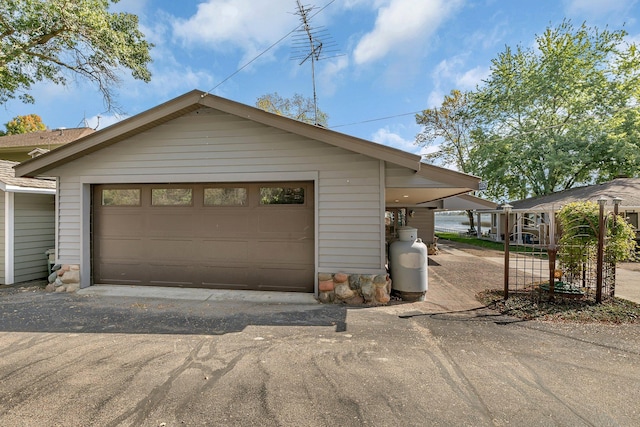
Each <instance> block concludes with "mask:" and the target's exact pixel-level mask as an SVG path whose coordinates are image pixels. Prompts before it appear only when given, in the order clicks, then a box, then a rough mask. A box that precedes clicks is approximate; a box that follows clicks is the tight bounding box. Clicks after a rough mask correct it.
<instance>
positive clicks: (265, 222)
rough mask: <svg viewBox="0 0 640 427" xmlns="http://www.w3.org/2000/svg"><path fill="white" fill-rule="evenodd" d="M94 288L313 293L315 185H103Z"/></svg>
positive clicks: (98, 198) (97, 204) (97, 193)
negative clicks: (172, 288) (100, 285)
mask: <svg viewBox="0 0 640 427" xmlns="http://www.w3.org/2000/svg"><path fill="white" fill-rule="evenodd" d="M92 226H93V233H92V246H93V248H92V249H93V283H96V284H127V285H131V284H134V285H153V286H183V287H205V288H220V289H254V290H279V291H297V292H313V284H314V265H315V262H314V247H315V245H314V195H313V183H312V182H286V183H251V184H246V183H237V184H224V185H217V184H179V185H174V184H172V185H161V184H153V185H149V184H144V185H96V186H94V188H93V220H92Z"/></svg>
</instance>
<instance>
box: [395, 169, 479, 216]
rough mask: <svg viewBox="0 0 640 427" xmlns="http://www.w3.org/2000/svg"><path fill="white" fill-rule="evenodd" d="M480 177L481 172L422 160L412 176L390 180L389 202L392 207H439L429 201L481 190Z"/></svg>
mask: <svg viewBox="0 0 640 427" xmlns="http://www.w3.org/2000/svg"><path fill="white" fill-rule="evenodd" d="M480 181H481V180H480V178H479V177H477V176H473V175H469V174H466V173H462V172H457V171H454V170H451V169H445V168H442V167H439V166H434V165H430V164H427V163H420V169H419V170H418V171H416V173H415V174H414V176H413V177H411V178H410V179H404V178H402V177H400V178H394V179H389V180H388V182H387V185H386V189H385V191H386V194H385V203H386V205H387V206H390V207H394V206H416V207H420V206H424V207H435V206H436V205H433V204H432V205H430V206H427V204H429V203H432V202H434V201H438V200H443V199H447V198H450V197H453V196H458V195H463V194H466V193H469V192H470V191H476V190H479V189H480ZM437 206H440V204H438V205H437Z"/></svg>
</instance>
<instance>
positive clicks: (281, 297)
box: [77, 285, 318, 305]
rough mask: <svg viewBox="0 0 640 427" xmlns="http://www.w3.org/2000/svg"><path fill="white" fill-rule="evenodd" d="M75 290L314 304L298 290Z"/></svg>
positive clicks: (115, 287) (122, 287)
mask: <svg viewBox="0 0 640 427" xmlns="http://www.w3.org/2000/svg"><path fill="white" fill-rule="evenodd" d="M77 294H78V295H95V296H105V297H134V298H155V299H174V300H183V301H203V302H204V301H244V302H258V303H259V302H262V303H274V304H314V305H317V304H318V301H317V300H316V299H315V298H314V296H313V294H309V293H302V292H271V291H238V290H225V289H201V288H174V287H160V286H127V285H94V286H89V287H88V288H84V289H80V290H78V291H77Z"/></svg>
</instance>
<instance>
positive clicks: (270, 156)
mask: <svg viewBox="0 0 640 427" xmlns="http://www.w3.org/2000/svg"><path fill="white" fill-rule="evenodd" d="M17 172H18V174H19V175H20V176H31V177H33V176H39V175H45V176H55V177H57V179H58V198H59V200H58V210H57V229H56V248H57V254H56V257H57V262H58V263H61V264H70V265H77V266H79V268H80V285H81V287H86V286H90V285H93V284H98V283H103V282H106V283H125V282H127V281H129V283H139V284H146V285H149V284H151V285H161V284H164V285H167V286H198V287H200V286H206V287H214V288H215V287H222V288H238V289H244V288H251V289H265V290H269V289H272V290H286V289H287V288H290V289H291V290H298V291H305V290H306V291H311V292H315V293H316V294H318V292H319V289H318V283H319V282H322V281H323V280H324V279H326V277H327V275H335V274H338V273H340V274H343V273H344V274H346V275H373V276H375V275H381V274H386V269H385V261H386V255H385V243H386V242H385V224H384V217H385V208H386V207H387V205H390V204H394V203H395V202H396V201H397V200H399V199H398V198H401V199H402V201H403V204H404V205H403V206H414V205H415V206H417V205H418V204H419V203H425V202H429V201H433V200H437V199H441V198H444V197H448V196H451V195H456V194H462V193H466V192H469V191H471V190H475V189H477V187H478V184H479V179H478V178H476V177H472V176H469V175H465V174H461V173H457V172H453V171H449V170H446V169H442V168H438V167H434V166H428V165H425V164H422V163H421V161H420V157H419V156H415V155H413V154H409V153H405V152H402V151H399V150H395V149H392V148H389V147H386V146H382V145H379V144H375V143H372V142H369V141H365V140H361V139H358V138H354V137H350V136H347V135H344V134H340V133H337V132H333V131H330V130H327V129H325V128H321V127H316V126H312V125H308V124H305V123H301V122H298V121H295V120H291V119H288V118H285V117H281V116H277V115H274V114H271V113H267V112H264V111H262V110H258V109H255V108H253V107H249V106H246V105H242V104H238V103H235V102H232V101H229V100H226V99H223V98H219V97H216V96H213V95H210V94H206V93H203V92H199V91H193V92H190V93H187V94H185V95H183V96H181V97H179V98H176V99H174V100H172V101H169V102H167V103H165V104H162V105H160V106H158V107H156V108H154V109H152V110H149V111H147V112H144V113H141V114H139V115H138V116H134V117H132V118H130V119H127V120H125V121H123V122H120V123H118V124H116V125H113V126H111V127H109V128H106V129H104V130H101V131H98V132H96V133H94V134H92V135H89V136H87V137H85V138H82V139H80V140H77V141H75V142H72V143H70V144H68V145H65V146H63V147H61V148H59V149H56V150H54V151H52V152H50V153H47V154H45V155H42V156H40V157H38V158H35V159H32V160H29V161H27V162H24V163H23V164H21V165H20V166H19V167H18V168H17ZM274 189H275V190H274ZM100 191H106V192H109V191H116V192H117V191H122V192H123V193H122V194H125V193H124V192H126V191H130V192H128V193H126V194H128V195H132V194H133V195H135V197H136V199H135V201H133V202H131V201H130V200H128V201H126V202H113V201H111V200H110V199H109V200H106V199H105V197H106V196H104V195H105V194H109V195H111V194H112V193H105V192H103V193H100ZM172 191H173V192H175V191H179V192H181V193H180V194H183V195H184V194H188V197H189V198H188V199H184V198H183V199H180V200H177V199H176V200H175V203H174V202H173V201H172V202H169V203H170V204H172V206H171V207H167V206H164V207H161V206H160V205H161V204H163V203H165V202H156V201H155V199H154V197H156V196H155V195H156V194H163V195H166V194H169V192H172ZM208 191H213V192H215V194H222V193H224V194H225V195H229V194H231V193H233V194H234V196H233V197H234V198H233V201H229V200H231V199H229V200H227V199H224V201H223V200H222V199H220V200H218V199H215V200H214V201H211V200H209V201H208V199H207V194H208V193H207V192H208ZM265 191H267V192H265ZM268 191H280V192H291V191H293V192H299V193H300V194H303V196H302V197H301V198H299V199H296V201H293V199H289V201H286V200H285V201H284V202H283V201H281V200H280V201H274V200H275V199H274V200H268V199H269V196H267V195H268V194H271V193H268ZM203 192H204V193H203ZM118 194H120V193H118ZM172 194H173V193H172ZM239 194H241V195H242V196H241V197H240V198H238V197H239V196H238V195H239ZM283 194H284V193H283ZM297 194H298V193H297ZM212 200H213V199H212ZM118 203H121V204H120V205H119V206H115V205H117V204H118ZM110 205H112V206H110ZM276 205H277V206H276ZM98 206H103V208H98ZM96 209H99V210H98V211H97V210H96ZM305 212H308V216H307V214H306V213H305ZM93 214H97V215H98V217H99V218H102V219H100V221H101V223H100V225H99V226H98V229H95V227H96V224H95V220H94V221H93V222H92V215H93ZM140 218H143V219H142V220H140ZM184 218H189V219H188V220H184ZM118 221H121V222H120V224H122V225H123V226H122V227H119V226H117V225H116V224H118ZM131 221H141V222H136V224H138V225H137V226H136V227H132V228H131V230H132V231H131V232H127V233H129V234H128V235H126V236H125V235H124V234H126V233H125V232H124V231H122V230H124V229H126V228H127V227H128V225H126V224H130V223H131ZM103 223H104V224H103ZM160 223H162V224H164V226H163V227H160V228H161V229H159V226H154V224H156V225H157V224H160ZM167 224H174V225H171V226H168V225H167ZM154 227H155V228H154ZM194 227H195V228H197V230H195V231H194ZM137 229H144V230H146V231H144V232H142V231H141V232H138V231H137ZM179 230H182V231H179ZM249 230H253V231H249ZM232 231H237V233H233V232H232ZM92 233H95V235H94V234H92ZM180 233H182V234H180ZM92 236H93V237H92ZM252 236H255V239H252ZM92 239H94V240H92ZM96 239H101V240H100V241H99V242H97V241H96ZM123 242H128V243H126V244H123ZM154 242H155V243H154ZM189 242H191V244H190V243H189ZM118 245H120V246H118ZM181 245H184V246H181ZM96 246H97V247H98V248H97V249H96ZM116 246H117V247H120V248H138V247H139V248H141V250H140V251H139V252H140V253H139V252H135V251H136V250H137V249H135V250H133V249H132V254H131V255H129V256H128V258H129V259H133V258H138V259H137V260H134V261H132V262H134V263H135V262H139V265H143V266H145V267H144V268H137V269H132V268H131V269H130V267H128V266H127V265H125V264H127V262H125V260H118V259H117V256H116V255H115V253H116V252H117V251H115V250H112V249H111V248H115V247H116ZM178 247H184V248H188V247H194V248H196V247H197V248H199V249H194V250H193V252H191V253H190V255H188V256H187V255H184V254H183V253H173V254H172V253H171V248H178ZM157 248H163V249H162V250H160V249H157ZM256 248H258V249H256ZM154 249H157V250H156V255H157V256H151V255H146V254H149V253H152V252H153V251H154ZM127 250H128V249H127ZM185 250H188V249H185ZM307 250H308V255H304V256H303V255H299V252H305V251H307ZM176 251H177V249H176ZM182 252H184V250H183V251H182ZM203 252H206V254H205V255H203ZM108 253H113V254H114V256H113V257H112V260H110V261H108V262H107V261H106V259H107V258H108V257H109V256H110V255H109V256H107V255H106V254H108ZM305 253H306V252H305ZM154 257H155V259H152V258H154ZM189 259H192V260H193V262H189ZM217 263H219V264H217ZM238 263H245V264H246V267H247V268H246V269H245V270H247V271H248V270H251V271H254V270H255V275H254V276H251V277H252V279H248V278H247V279H246V280H251V283H250V284H249V286H248V287H245V286H244V285H245V284H244V283H242V280H241V279H240V278H241V277H249V276H246V275H245V272H241V271H240V270H241V269H236V270H234V271H233V272H229V273H228V275H226V276H225V275H224V274H226V273H224V274H223V273H221V271H222V270H225V271H226V270H227V267H229V266H231V267H233V266H234V265H236V264H237V265H239V264H238ZM173 264H175V267H176V268H175V269H174V270H175V271H178V270H180V271H183V272H184V271H193V277H185V276H186V275H188V274H190V273H181V274H183V276H181V277H174V276H173V273H172V272H171V271H170V270H169V267H168V266H169V265H173ZM196 264H197V265H196ZM211 266H218V267H216V268H212V267H211ZM145 269H146V270H145ZM133 270H136V271H143V270H145V271H147V272H146V273H144V274H143V273H139V276H140V277H134V276H133V275H132V274H133V273H130V271H133ZM160 270H162V271H164V273H162V274H160V273H158V275H157V276H156V275H155V273H156V272H158V271H160ZM101 271H105V272H109V273H105V274H104V275H103V274H102V273H100V272H101ZM172 271H173V270H172ZM279 272H280V273H279ZM296 272H300V275H299V276H296V274H297V273H296ZM309 272H310V274H308V273H309ZM285 273H286V274H285ZM96 274H98V276H96ZM219 274H220V276H218V275H219ZM246 274H249V273H246ZM251 274H253V273H251ZM203 275H204V276H203ZM142 276H144V277H142ZM118 277H120V278H122V279H123V281H122V282H119V279H118ZM212 277H220V278H219V279H211V278H212ZM223 277H224V278H223ZM290 277H298V279H295V280H297V281H305V282H308V283H305V284H304V285H303V286H298V284H296V283H289V282H288V280H289V279H288V278H290ZM209 279H211V280H209ZM275 282H277V283H275Z"/></svg>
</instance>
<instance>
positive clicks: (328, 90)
mask: <svg viewBox="0 0 640 427" xmlns="http://www.w3.org/2000/svg"><path fill="white" fill-rule="evenodd" d="M348 66H349V59H348V57H347V56H340V57H338V58H334V59H332V60H330V61H324V62H323V67H322V69H321V72H320V87H321V88H322V93H324V94H326V95H333V94H334V93H335V92H336V91H337V89H338V86H339V85H340V83H341V82H342V81H343V79H344V72H345V70H346V69H347V67H348Z"/></svg>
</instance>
